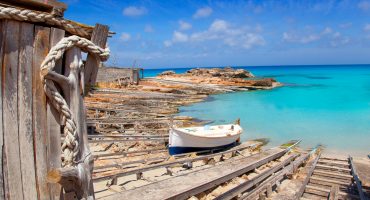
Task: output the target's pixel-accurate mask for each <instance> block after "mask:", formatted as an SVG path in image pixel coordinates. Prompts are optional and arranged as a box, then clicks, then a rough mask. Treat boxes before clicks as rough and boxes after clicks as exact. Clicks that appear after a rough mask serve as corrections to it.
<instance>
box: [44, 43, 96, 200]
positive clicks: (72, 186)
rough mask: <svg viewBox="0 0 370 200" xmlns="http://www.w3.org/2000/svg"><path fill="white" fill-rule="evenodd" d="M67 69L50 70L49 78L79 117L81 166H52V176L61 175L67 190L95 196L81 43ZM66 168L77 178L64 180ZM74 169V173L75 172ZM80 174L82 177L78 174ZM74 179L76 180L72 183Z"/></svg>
mask: <svg viewBox="0 0 370 200" xmlns="http://www.w3.org/2000/svg"><path fill="white" fill-rule="evenodd" d="M65 63H66V65H65V71H64V75H61V74H58V73H56V72H52V73H50V75H48V76H47V78H50V79H52V80H54V81H55V82H56V83H58V85H59V86H60V87H61V89H62V91H63V94H64V97H65V99H66V102H67V103H68V104H69V106H70V109H71V111H72V114H73V116H74V118H75V120H76V125H77V133H78V143H79V147H80V150H79V154H78V155H77V160H78V163H77V166H76V168H74V169H73V170H72V169H68V170H67V171H65V170H66V169H64V168H59V169H52V170H51V171H50V172H49V173H48V180H51V181H54V182H55V180H56V178H55V177H56V175H61V177H60V178H61V180H60V181H58V183H60V184H62V186H63V188H64V190H65V192H66V193H67V194H68V193H71V192H76V195H77V197H78V198H83V197H85V198H86V197H91V198H93V197H94V189H93V184H92V181H90V180H91V174H92V170H93V165H94V160H93V157H92V156H91V152H90V149H89V146H88V142H87V141H88V138H87V127H86V122H85V117H86V116H85V111H84V104H83V90H84V86H83V83H84V80H83V79H84V75H83V69H82V68H81V65H82V58H81V50H80V49H79V48H77V47H73V48H72V49H70V50H68V51H67V52H66V59H65ZM64 172H66V173H67V172H68V173H67V174H75V173H77V174H78V176H76V177H75V178H73V179H70V177H67V178H68V181H67V180H63V179H64V178H65V177H64V176H62V175H63V174H64ZM72 172H73V173H72ZM77 177H78V178H77ZM71 182H72V183H71Z"/></svg>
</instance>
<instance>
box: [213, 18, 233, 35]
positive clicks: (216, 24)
mask: <svg viewBox="0 0 370 200" xmlns="http://www.w3.org/2000/svg"><path fill="white" fill-rule="evenodd" d="M228 26H229V25H228V23H227V22H226V21H225V20H220V19H216V20H215V21H213V22H212V24H211V26H210V28H209V30H210V31H215V32H217V31H226V30H227V28H228Z"/></svg>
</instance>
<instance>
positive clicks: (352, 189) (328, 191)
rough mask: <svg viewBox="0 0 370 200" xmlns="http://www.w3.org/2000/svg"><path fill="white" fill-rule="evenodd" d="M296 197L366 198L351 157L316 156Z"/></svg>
mask: <svg viewBox="0 0 370 200" xmlns="http://www.w3.org/2000/svg"><path fill="white" fill-rule="evenodd" d="M297 197H302V198H301V199H323V198H324V199H326V198H327V199H333V200H334V199H366V196H365V191H364V189H363V187H362V183H361V181H360V178H359V176H358V174H357V170H356V167H355V165H354V163H353V158H352V157H351V156H349V157H348V158H345V159H344V158H334V157H327V156H321V155H319V156H317V157H316V159H315V161H314V162H313V164H312V166H311V167H310V169H309V171H308V175H307V177H306V179H305V180H304V182H303V185H302V187H301V188H300V190H299V192H298V194H297Z"/></svg>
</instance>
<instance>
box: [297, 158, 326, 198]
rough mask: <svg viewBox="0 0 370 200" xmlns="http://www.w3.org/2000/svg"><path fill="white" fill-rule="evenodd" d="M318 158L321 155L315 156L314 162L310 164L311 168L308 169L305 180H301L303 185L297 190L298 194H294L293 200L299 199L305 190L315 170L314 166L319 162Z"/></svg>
mask: <svg viewBox="0 0 370 200" xmlns="http://www.w3.org/2000/svg"><path fill="white" fill-rule="evenodd" d="M320 156H321V154H319V155H317V156H316V158H315V160H314V161H313V163H312V166H311V167H310V169H309V171H308V173H307V176H306V178H305V179H304V180H303V183H302V186H301V187H300V188H299V190H298V192H297V193H296V194H295V198H294V199H300V198H301V197H302V195H303V193H304V191H305V189H306V186H307V184H308V182H309V181H310V178H311V176H312V173H313V171H314V170H315V168H316V165H317V162H318V161H319V159H320Z"/></svg>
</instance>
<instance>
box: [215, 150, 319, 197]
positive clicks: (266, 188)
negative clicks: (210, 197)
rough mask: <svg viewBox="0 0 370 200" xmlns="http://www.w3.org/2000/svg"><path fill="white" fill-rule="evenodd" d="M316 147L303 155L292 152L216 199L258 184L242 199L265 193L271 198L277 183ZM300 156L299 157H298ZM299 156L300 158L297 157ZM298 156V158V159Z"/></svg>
mask: <svg viewBox="0 0 370 200" xmlns="http://www.w3.org/2000/svg"><path fill="white" fill-rule="evenodd" d="M316 150H317V149H316V148H315V149H313V150H312V151H311V152H310V153H305V154H302V155H300V156H299V155H298V154H292V155H291V156H290V157H289V158H288V159H286V160H284V161H283V162H281V163H279V164H278V165H276V166H274V167H272V168H271V169H270V170H266V171H264V172H263V173H261V174H258V175H257V176H255V177H253V178H252V179H250V180H248V181H246V182H244V183H242V184H240V185H238V186H236V187H233V188H231V189H230V190H228V191H226V192H224V193H223V194H221V195H220V196H218V197H216V198H215V200H229V199H232V198H234V197H236V196H238V195H240V194H243V193H244V192H245V191H247V190H250V189H251V188H253V187H254V186H256V185H257V187H255V188H254V189H253V190H251V191H248V192H245V193H244V194H243V195H242V196H240V199H258V197H259V196H260V195H265V194H264V193H266V196H267V197H268V198H269V197H270V196H271V194H272V188H273V187H274V186H275V185H279V184H280V181H281V180H283V179H284V178H285V177H286V176H287V175H288V174H293V173H294V172H295V171H296V170H297V169H298V167H299V166H300V165H302V164H303V163H304V162H305V161H306V160H307V159H308V158H309V157H310V155H313V154H314V153H315V152H316ZM298 156H299V157H298ZM297 157H298V158H297ZM296 158H297V159H296Z"/></svg>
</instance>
